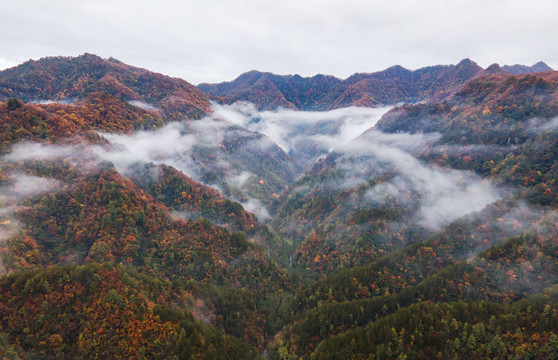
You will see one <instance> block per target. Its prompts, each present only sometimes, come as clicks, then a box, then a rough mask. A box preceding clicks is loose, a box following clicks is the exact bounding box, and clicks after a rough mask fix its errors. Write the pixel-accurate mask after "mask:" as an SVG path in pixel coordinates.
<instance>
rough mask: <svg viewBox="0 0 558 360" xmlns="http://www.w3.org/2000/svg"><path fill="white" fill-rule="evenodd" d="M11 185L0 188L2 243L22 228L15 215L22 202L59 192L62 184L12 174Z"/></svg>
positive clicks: (0, 234)
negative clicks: (37, 196) (43, 194)
mask: <svg viewBox="0 0 558 360" xmlns="http://www.w3.org/2000/svg"><path fill="white" fill-rule="evenodd" d="M9 182H10V184H9V185H6V186H3V187H0V242H3V241H5V240H7V239H8V238H10V237H11V236H13V235H14V234H15V233H16V232H17V231H18V230H19V227H20V224H19V222H18V221H17V220H16V219H15V217H14V214H15V212H16V211H17V209H18V208H19V206H20V202H21V201H23V200H25V199H29V198H31V197H33V196H35V195H39V194H42V193H47V192H53V191H58V190H59V189H60V188H61V186H62V184H61V183H60V181H58V180H55V179H50V178H43V177H38V176H31V175H26V174H19V173H16V174H12V175H11V176H10V177H9Z"/></svg>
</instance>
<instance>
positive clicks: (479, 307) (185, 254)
mask: <svg viewBox="0 0 558 360" xmlns="http://www.w3.org/2000/svg"><path fill="white" fill-rule="evenodd" d="M541 71H542V72H541ZM199 89H201V90H203V91H205V92H206V93H205V94H204V93H202V92H201V91H200V90H198V89H197V88H196V87H194V86H192V85H190V84H189V83H187V82H186V81H183V80H180V79H174V78H169V77H166V76H164V75H161V74H156V73H152V72H149V71H147V70H143V69H138V68H134V67H131V66H129V65H126V64H123V63H121V62H120V61H118V60H115V59H108V60H104V59H101V58H99V57H97V56H94V55H89V54H85V55H82V56H79V57H76V58H68V57H54V58H43V59H40V60H37V61H29V62H26V63H24V64H22V65H20V66H17V67H14V68H11V69H7V70H4V71H1V72H0V99H2V101H3V102H2V103H0V130H1V131H0V156H1V158H2V161H1V162H0V275H1V277H0V355H2V356H3V357H4V358H7V359H44V358H48V359H51V358H52V359H54V358H61V359H81V358H82V359H90V358H101V357H104V358H131V359H264V358H265V359H341V358H347V359H368V358H374V359H386V358H394V359H395V358H409V359H411V358H413V359H415V358H416V359H431V358H442V359H445V358H473V359H481V358H490V359H492V358H501V359H516V358H532V359H552V358H556V357H558V333H557V332H558V315H557V306H558V303H557V297H556V294H557V292H556V286H558V214H557V212H556V210H557V206H558V184H557V183H556V179H557V178H558V165H557V164H558V151H557V144H558V122H557V119H558V73H556V72H555V71H552V69H550V68H548V66H546V65H545V64H543V63H539V64H535V65H533V66H532V67H529V66H522V65H513V66H504V67H499V66H497V65H493V66H490V67H489V68H487V69H482V68H481V67H480V66H478V65H477V64H475V63H474V62H472V61H470V60H464V61H462V62H460V63H459V64H457V65H450V66H440V65H438V66H432V67H427V68H423V69H419V70H414V71H410V70H407V69H404V68H402V67H399V66H394V67H391V68H389V69H386V70H385V71H382V72H377V73H372V74H368V73H357V74H355V75H353V76H351V77H349V78H348V79H346V80H340V79H337V78H334V77H332V76H324V75H319V76H315V77H313V78H303V77H300V76H298V75H294V76H278V75H273V74H269V73H259V72H250V73H246V74H244V75H242V76H240V77H239V78H238V79H236V80H235V81H234V82H232V83H223V84H217V85H207V84H205V85H200V86H199ZM210 98H211V99H213V100H217V101H219V102H221V103H222V104H221V105H218V104H215V103H211V104H210V103H209V99H210ZM236 100H242V101H251V102H252V103H253V105H252V104H246V103H233V102H234V101H236ZM401 103H403V104H401ZM395 104H399V105H397V106H394V107H392V108H385V109H384V108H371V109H369V108H367V107H377V106H380V105H395ZM355 105H357V106H359V107H355ZM281 108H282V109H281ZM286 109H290V110H286ZM331 109H335V110H331ZM300 110H313V111H314V112H303V111H300ZM318 110H330V111H318ZM382 114H383V116H382ZM380 117H381V119H380ZM378 119H379V120H378Z"/></svg>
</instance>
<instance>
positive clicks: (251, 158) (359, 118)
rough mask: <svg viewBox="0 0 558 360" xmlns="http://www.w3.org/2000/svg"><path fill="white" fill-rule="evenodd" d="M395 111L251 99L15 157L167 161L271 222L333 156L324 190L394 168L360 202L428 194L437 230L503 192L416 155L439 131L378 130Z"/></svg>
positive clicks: (426, 203)
mask: <svg viewBox="0 0 558 360" xmlns="http://www.w3.org/2000/svg"><path fill="white" fill-rule="evenodd" d="M386 111H387V109H370V108H355V107H353V108H344V109H338V110H333V111H328V112H297V111H291V110H277V111H263V112H260V111H258V110H256V108H255V107H254V106H253V105H251V104H246V103H239V104H235V105H230V106H220V105H214V112H213V113H212V114H211V115H210V116H208V117H206V118H204V119H201V120H199V121H191V122H176V123H171V124H168V125H167V126H165V127H163V128H160V129H158V130H154V131H139V132H136V133H134V134H131V135H120V134H102V135H103V136H104V137H105V138H106V139H107V140H108V142H109V144H108V145H103V146H100V145H96V146H93V147H91V148H87V147H85V146H80V147H75V146H53V145H45V144H30V143H27V144H20V145H18V146H15V147H14V151H13V152H12V153H11V154H9V155H8V156H7V157H6V160H8V161H12V162H14V161H22V160H26V159H39V160H52V159H74V161H80V162H81V164H82V167H83V168H84V169H85V170H87V169H95V168H96V167H97V165H98V163H99V162H101V161H109V162H111V163H113V164H114V166H115V167H116V169H117V170H118V171H119V172H120V173H122V174H123V175H125V176H131V175H133V174H134V171H135V170H134V169H135V166H136V165H137V163H138V162H139V163H155V164H167V165H170V166H173V167H175V168H177V169H178V170H180V171H182V172H183V173H184V174H186V175H188V176H189V177H191V178H193V179H194V180H197V181H200V182H202V183H205V184H207V185H210V186H212V187H214V188H216V189H218V190H219V191H221V192H222V193H224V194H225V196H228V197H229V198H231V199H233V200H236V201H239V202H241V203H242V204H243V205H244V207H245V208H246V209H247V210H249V211H252V212H254V213H256V214H257V215H258V216H259V217H260V219H262V220H266V219H268V218H269V213H268V211H267V209H266V208H265V206H266V204H268V203H269V202H270V201H271V200H272V199H273V196H276V195H274V194H280V193H281V192H282V191H283V190H284V189H285V188H286V187H287V185H289V184H290V183H291V182H292V181H293V180H294V179H295V178H296V177H297V176H299V175H301V174H302V171H303V169H304V168H305V167H306V166H307V165H309V164H312V163H313V162H315V161H316V160H317V159H320V158H323V157H324V156H326V155H327V154H331V155H330V156H331V159H335V160H334V161H335V164H334V166H335V167H336V169H337V170H339V173H338V176H337V177H336V178H335V179H333V180H329V181H330V182H329V183H325V184H321V185H320V186H326V187H328V186H329V187H333V188H335V189H348V188H352V187H355V186H361V185H363V184H368V185H367V186H370V185H369V181H370V180H371V179H373V178H375V177H378V176H381V175H383V174H387V173H391V174H392V176H391V177H390V178H389V179H388V180H385V181H383V182H381V183H379V184H377V185H375V186H373V187H370V189H369V190H368V191H367V192H366V193H365V195H364V197H363V199H360V200H361V201H362V200H365V202H366V204H367V205H365V206H371V207H373V206H381V205H382V204H384V203H385V202H386V201H388V200H389V201H392V202H393V201H395V200H396V201H397V202H398V203H400V204H405V203H406V202H409V201H411V200H409V199H410V197H409V192H412V193H413V194H414V195H413V197H414V198H418V199H420V200H419V202H418V205H417V204H414V205H413V204H409V206H411V205H412V206H414V207H415V208H416V214H415V215H416V217H417V221H418V222H419V223H420V224H422V225H423V226H425V227H427V228H431V229H438V228H440V227H441V226H444V225H446V224H448V223H449V222H451V221H453V220H454V219H456V218H459V217H461V216H463V215H465V214H468V213H470V212H474V211H477V210H480V209H482V208H483V207H484V206H486V205H487V204H489V203H491V202H494V201H496V200H497V199H499V198H500V197H501V196H502V192H501V191H500V190H499V189H497V188H496V187H495V186H494V185H492V184H491V183H489V182H487V181H485V180H482V179H481V178H479V177H478V176H476V175H474V174H473V173H470V172H466V171H458V170H452V169H442V168H438V167H436V166H432V165H428V164H425V163H423V162H421V161H419V160H417V159H416V157H415V155H416V154H417V153H418V152H420V151H422V150H424V149H425V148H426V147H429V149H430V150H431V149H435V146H434V142H435V141H436V140H437V139H438V138H439V134H386V133H382V132H380V131H376V130H373V129H369V128H370V127H371V126H373V125H374V124H375V123H376V122H377V121H378V119H379V118H380V116H381V115H382V114H383V113H385V112H386ZM367 129H368V130H367ZM363 132H364V133H363ZM262 134H263V135H262ZM359 135H360V136H359ZM277 145H279V146H277ZM283 150H285V152H284V151H283ZM286 152H288V153H289V154H290V155H287V154H286ZM326 161H328V160H326ZM413 201H414V200H413ZM384 205H385V204H384Z"/></svg>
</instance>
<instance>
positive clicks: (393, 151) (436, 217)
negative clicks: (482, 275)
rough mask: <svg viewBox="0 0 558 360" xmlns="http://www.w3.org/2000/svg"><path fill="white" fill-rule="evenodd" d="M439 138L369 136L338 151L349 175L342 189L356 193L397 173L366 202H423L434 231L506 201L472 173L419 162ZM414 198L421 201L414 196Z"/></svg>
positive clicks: (421, 213)
mask: <svg viewBox="0 0 558 360" xmlns="http://www.w3.org/2000/svg"><path fill="white" fill-rule="evenodd" d="M438 137H439V135H438V134H412V135H411V134H384V133H382V132H379V131H369V132H367V133H366V134H364V135H363V136H361V137H360V138H358V139H357V140H355V141H353V142H351V143H350V144H348V145H347V146H345V147H343V148H341V149H339V150H338V152H339V153H341V154H342V156H341V157H339V158H337V159H336V166H337V167H338V168H339V169H342V170H343V173H344V176H343V180H342V181H340V182H339V184H338V185H339V186H340V187H342V188H347V187H348V186H347V184H349V186H351V187H354V186H357V185H359V184H366V183H367V182H368V181H369V180H370V179H371V178H373V177H378V176H381V175H383V174H386V173H388V172H390V173H393V176H392V177H391V178H390V179H389V180H388V181H384V182H381V183H379V184H377V185H375V186H372V187H371V188H370V189H369V190H367V191H366V193H365V196H364V199H365V200H368V202H369V203H371V204H374V205H378V206H381V205H385V204H386V202H387V201H388V200H389V201H390V202H392V203H393V202H394V200H395V201H396V202H397V203H398V204H400V205H405V204H407V203H409V202H411V201H413V199H416V198H418V199H419V207H418V210H417V212H416V214H415V215H416V217H417V221H418V222H419V223H420V224H421V225H423V226H424V227H426V228H430V229H433V230H437V229H439V228H441V227H442V226H444V225H447V224H449V223H450V222H452V221H453V220H455V219H457V218H459V217H462V216H464V215H466V214H468V213H471V212H474V211H478V210H480V209H482V208H484V207H485V206H486V205H488V204H490V203H493V202H494V201H496V200H498V199H500V198H501V197H502V191H501V190H500V189H498V188H497V187H496V186H494V185H493V184H491V183H490V182H489V181H488V180H483V179H481V178H480V177H479V176H477V175H475V174H474V173H472V172H469V171H461V170H454V169H447V168H440V167H437V166H433V165H429V164H425V163H423V162H421V161H419V160H418V159H417V158H416V157H415V154H416V153H417V152H419V151H420V150H421V149H423V148H424V147H425V146H427V145H428V144H431V143H433V142H434V141H435V140H436V139H437V138H438ZM345 181H347V182H348V183H345ZM409 192H413V193H414V194H417V195H416V196H409Z"/></svg>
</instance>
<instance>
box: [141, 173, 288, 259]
mask: <svg viewBox="0 0 558 360" xmlns="http://www.w3.org/2000/svg"><path fill="white" fill-rule="evenodd" d="M153 174H155V175H153ZM132 180H133V181H134V182H136V183H138V185H140V187H141V188H142V189H144V191H146V192H147V193H148V194H150V195H151V196H153V197H154V199H155V200H157V201H160V202H162V203H163V204H164V205H165V206H167V207H168V208H169V209H171V210H172V211H174V214H175V216H176V217H181V218H187V219H192V220H198V219H200V218H204V219H208V220H209V221H211V222H212V223H213V224H217V225H219V226H223V227H225V228H227V229H229V230H231V231H233V232H234V231H236V232H239V231H240V232H243V233H244V234H245V235H246V236H247V237H248V239H249V240H250V241H253V242H256V243H258V244H260V245H262V247H263V248H265V249H266V250H268V251H269V253H270V254H271V255H272V256H274V257H275V258H276V259H277V260H282V261H283V262H284V261H285V257H286V254H287V253H288V250H289V247H288V246H287V244H286V243H285V242H283V241H282V240H281V239H280V238H279V237H278V235H276V234H274V233H273V232H272V231H271V230H270V229H269V227H268V226H267V225H264V224H262V223H261V222H260V221H259V220H258V218H257V217H256V216H255V215H254V214H252V213H249V212H247V211H246V210H245V209H244V208H243V207H242V205H241V204H239V203H238V202H235V201H231V200H229V199H227V198H225V197H224V196H223V195H222V194H221V193H219V192H218V191H217V190H215V189H213V188H209V187H207V186H203V185H202V184H200V183H199V182H197V181H194V180H192V179H190V178H189V177H187V176H185V175H184V174H182V173H181V172H180V171H178V170H176V169H174V168H172V167H170V166H167V165H161V166H154V165H145V166H144V165H138V166H137V167H135V168H134V175H133V176H132Z"/></svg>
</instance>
